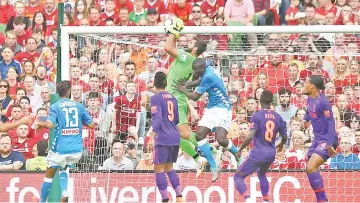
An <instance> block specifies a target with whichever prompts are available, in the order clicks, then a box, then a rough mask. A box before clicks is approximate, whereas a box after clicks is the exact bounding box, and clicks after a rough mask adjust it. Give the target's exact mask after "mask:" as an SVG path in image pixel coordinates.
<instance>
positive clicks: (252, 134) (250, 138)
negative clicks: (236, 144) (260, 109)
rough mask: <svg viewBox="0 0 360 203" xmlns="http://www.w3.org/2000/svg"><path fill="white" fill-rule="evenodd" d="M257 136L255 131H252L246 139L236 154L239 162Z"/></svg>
mask: <svg viewBox="0 0 360 203" xmlns="http://www.w3.org/2000/svg"><path fill="white" fill-rule="evenodd" d="M255 134H256V130H255V129H252V130H250V132H249V135H248V136H247V137H246V138H245V140H244V142H243V143H242V145H241V146H240V148H239V150H238V152H237V153H236V156H235V158H236V159H237V160H239V158H240V156H241V152H242V151H243V150H244V149H245V148H246V147H247V146H248V145H249V144H250V142H251V140H252V139H253V138H254V136H255Z"/></svg>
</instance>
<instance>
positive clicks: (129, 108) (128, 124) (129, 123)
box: [115, 82, 140, 140]
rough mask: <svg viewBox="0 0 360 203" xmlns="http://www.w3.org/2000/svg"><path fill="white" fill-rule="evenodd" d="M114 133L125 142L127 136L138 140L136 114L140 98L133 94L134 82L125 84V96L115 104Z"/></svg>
mask: <svg viewBox="0 0 360 203" xmlns="http://www.w3.org/2000/svg"><path fill="white" fill-rule="evenodd" d="M115 111H116V113H115V122H116V133H120V134H121V139H123V140H125V139H126V137H127V136H128V135H130V136H133V137H135V138H136V139H138V129H137V128H138V125H137V114H138V113H139V112H140V97H139V96H138V95H137V94H136V92H135V84H134V82H128V83H127V84H126V94H124V95H122V96H121V97H120V98H119V99H118V100H117V101H116V102H115Z"/></svg>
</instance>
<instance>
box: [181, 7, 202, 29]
mask: <svg viewBox="0 0 360 203" xmlns="http://www.w3.org/2000/svg"><path fill="white" fill-rule="evenodd" d="M191 12H192V15H191V17H192V18H191V20H189V21H187V22H186V23H185V25H186V26H200V24H201V19H202V17H203V12H202V11H201V8H200V6H199V5H197V4H195V5H193V7H192V11H191Z"/></svg>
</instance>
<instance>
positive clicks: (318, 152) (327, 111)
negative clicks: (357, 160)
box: [303, 75, 337, 202]
mask: <svg viewBox="0 0 360 203" xmlns="http://www.w3.org/2000/svg"><path fill="white" fill-rule="evenodd" d="M324 89H325V85H324V81H323V79H322V77H321V76H320V75H312V76H310V77H308V78H307V79H306V82H305V85H304V91H303V93H304V94H306V95H308V96H309V97H308V101H307V106H308V108H307V112H306V114H305V116H304V120H305V122H309V121H310V122H311V124H312V127H313V133H314V140H313V142H312V145H311V147H310V148H309V152H308V162H307V166H306V174H307V176H308V178H309V182H310V185H311V188H312V189H313V190H314V192H315V195H316V200H317V202H327V201H328V199H327V197H326V194H325V189H324V182H323V179H322V177H321V175H320V173H319V167H320V166H321V165H323V164H324V162H325V161H326V160H327V159H328V158H329V157H333V156H335V154H336V151H335V149H336V144H337V135H336V131H335V119H334V117H333V113H332V108H331V105H330V102H329V101H328V99H327V98H326V96H325V95H324V94H323V93H320V90H324Z"/></svg>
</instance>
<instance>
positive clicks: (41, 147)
mask: <svg viewBox="0 0 360 203" xmlns="http://www.w3.org/2000/svg"><path fill="white" fill-rule="evenodd" d="M48 147H49V146H48V143H47V141H46V140H40V141H39V142H38V143H37V150H38V156H47V153H46V151H47V149H48Z"/></svg>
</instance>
